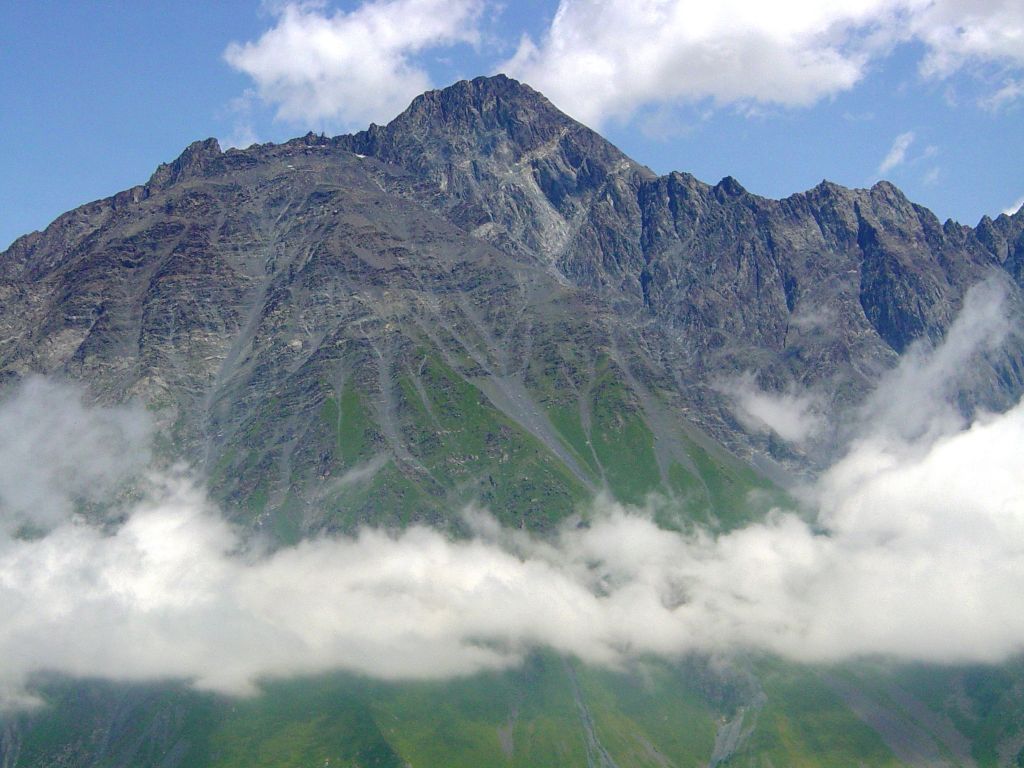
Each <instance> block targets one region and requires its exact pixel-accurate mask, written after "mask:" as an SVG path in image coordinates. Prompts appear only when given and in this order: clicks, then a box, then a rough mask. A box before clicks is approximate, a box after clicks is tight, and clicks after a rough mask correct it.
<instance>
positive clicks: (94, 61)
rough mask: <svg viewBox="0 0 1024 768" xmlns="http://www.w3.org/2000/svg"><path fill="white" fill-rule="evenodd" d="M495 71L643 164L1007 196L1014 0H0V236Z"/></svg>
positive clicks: (776, 189)
mask: <svg viewBox="0 0 1024 768" xmlns="http://www.w3.org/2000/svg"><path fill="white" fill-rule="evenodd" d="M499 70H501V71H506V72H508V73H509V74H511V75H513V76H516V77H518V78H519V79H521V80H523V81H525V82H528V83H530V84H531V85H533V86H534V87H536V88H538V90H541V91H542V92H544V93H545V94H547V95H548V96H549V97H550V98H551V99H552V101H554V102H555V104H556V105H558V106H559V107H561V108H562V109H564V110H565V111H567V112H568V113H569V114H571V115H573V116H574V117H577V118H578V119H580V120H582V121H583V122H585V123H587V124H588V125H591V126H592V127H594V128H596V129H597V130H599V131H601V132H602V133H603V134H604V135H605V136H607V137H608V138H609V139H610V140H612V141H613V142H614V143H616V144H617V145H618V146H619V147H621V148H622V149H623V150H624V151H625V152H627V154H629V155H631V156H632V157H633V158H635V159H636V160H638V161H640V162H642V163H645V164H647V165H649V166H650V167H651V168H653V169H654V170H656V171H658V172H662V173H664V172H668V171H670V170H682V171H689V172H691V173H694V174H695V175H697V176H698V177H700V178H702V179H704V180H706V181H709V182H715V181H717V180H718V179H720V178H721V177H723V176H725V175H732V176H735V177H736V178H737V179H739V181H740V182H741V183H742V184H743V185H744V186H746V187H747V189H749V190H750V191H752V192H756V193H758V194H763V195H767V196H771V197H782V196H785V195H787V194H790V193H793V192H797V191H801V190H804V189H807V188H808V187H811V186H813V185H815V184H817V183H818V182H819V181H821V179H823V178H827V179H830V180H832V181H836V182H838V183H841V184H845V185H847V186H868V185H870V184H872V183H874V182H875V181H876V180H878V179H879V178H887V179H889V180H891V181H893V182H894V183H896V184H897V185H899V186H900V187H901V188H902V189H903V190H904V191H905V192H906V193H907V194H908V196H909V197H910V198H911V199H913V200H915V201H917V202H921V203H923V204H925V205H927V206H929V207H930V208H932V209H933V210H934V211H935V212H936V214H937V215H938V216H939V217H940V218H941V219H945V218H947V217H952V218H955V219H957V220H959V221H961V222H963V223H968V224H972V225H973V224H975V223H976V222H977V220H978V218H979V217H980V216H981V215H982V214H983V213H988V214H990V215H993V216H994V215H996V214H998V213H1000V212H1002V211H1004V210H1007V209H1010V208H1011V207H1014V206H1016V205H1020V204H1021V202H1024V200H1022V198H1024V153H1022V152H1021V139H1022V138H1024V130H1022V128H1024V3H1022V2H1020V0H828V1H827V2H823V1H822V0H816V1H814V0H777V2H774V3H767V2H755V1H754V0H718V2H717V3H707V2H706V0H700V2H698V1H697V0H601V1H598V0H521V2H511V0H507V1H506V2H499V1H498V0H365V1H362V2H360V1H358V0H357V1H355V2H339V3H325V2H321V3H308V2H307V3H299V2H262V3H261V2H259V1H258V0H256V1H254V2H240V1H235V2H219V3H210V4H198V3H178V2H146V3H128V2H119V3H115V2H53V1H47V0H36V1H35V2H31V3H28V2H24V3H23V2H14V0H0V105H2V106H0V137H2V138H0V248H3V247H6V246H7V244H9V243H10V242H11V241H12V240H13V239H14V238H15V237H17V236H18V235H20V234H23V233H25V232H28V231H31V230H33V229H39V228H42V227H44V226H46V224H47V223H49V222H50V221H51V220H52V219H53V218H54V217H56V216H57V215H59V214H60V213H62V212H63V211H65V210H68V209H70V208H73V207H75V206H77V205H80V204H82V203H85V202H88V201H90V200H93V199H96V198H100V197H104V196H107V195H111V194H113V193H115V192H117V191H119V190H121V189H124V188H126V187H129V186H132V185H134V184H138V183H142V182H144V181H145V180H146V179H147V178H148V177H149V174H150V173H152V171H153V169H154V168H155V166H156V165H157V164H158V163H160V162H164V161H168V160H171V159H173V158H174V157H175V156H177V154H178V153H180V151H181V150H182V149H183V148H184V147H185V146H186V145H187V144H188V143H189V142H191V141H193V140H195V139H197V138H205V137H207V136H215V137H217V138H218V139H220V140H221V144H222V146H228V145H231V144H238V145H245V144H247V143H248V142H251V141H254V140H255V141H282V140H285V139H287V138H290V137H292V136H295V135H300V134H303V133H305V132H306V131H308V130H316V131H326V132H327V133H330V134H334V133H342V132H348V131H351V130H357V129H359V128H362V127H365V125H366V124H367V123H368V122H369V121H370V120H373V121H375V122H378V123H383V122H387V120H389V119H390V118H391V117H393V116H394V115H395V114H397V112H398V111H400V110H401V109H402V107H403V106H404V105H405V104H406V103H408V101H409V99H411V98H412V97H413V96H414V95H415V94H416V93H418V92H419V91H421V90H423V89H425V88H428V87H442V86H444V85H447V84H449V83H450V82H453V81H454V80H457V79H460V78H463V77H472V76H475V75H478V74H490V73H493V72H495V71H499Z"/></svg>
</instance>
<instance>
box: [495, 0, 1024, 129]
mask: <svg viewBox="0 0 1024 768" xmlns="http://www.w3.org/2000/svg"><path fill="white" fill-rule="evenodd" d="M1022 35H1024V10H1022V7H1021V5H1020V3H1017V2H1015V0H868V1H867V2H863V1H862V0H831V2H812V1H811V0H787V1H786V2H776V3H752V2H749V0H723V1H722V2H717V3H701V2H697V0H640V1H639V2H634V1H633V0H629V2H627V1H626V0H560V2H559V5H558V11H557V13H556V14H555V17H554V19H553V21H552V23H551V26H550V27H549V28H548V29H547V30H546V32H545V33H544V35H543V36H542V37H541V38H540V39H539V40H534V39H532V38H530V37H528V36H525V37H524V38H523V39H522V41H521V42H520V45H519V48H518V50H517V51H516V53H515V55H514V56H513V57H512V58H511V59H509V60H508V61H506V62H504V63H503V64H502V65H500V67H499V68H500V69H502V70H503V71H507V72H508V73H509V74H512V75H514V76H517V77H520V78H522V79H524V80H526V81H527V82H529V83H531V84H532V85H534V86H535V87H537V88H540V89H541V90H542V91H544V93H546V94H547V95H548V96H549V97H551V98H552V99H553V100H554V101H555V103H556V104H559V105H560V106H562V107H563V108H565V109H567V110H568V111H569V112H571V113H572V114H573V115H574V116H576V117H578V118H579V119H581V120H583V121H585V122H588V123H590V124H592V125H600V124H601V123H603V122H604V121H606V120H608V119H610V118H626V117H629V116H631V115H632V114H633V113H634V112H635V111H636V110H638V109H640V108H641V107H643V106H645V105H651V104H654V105H658V104H666V103H669V104H671V103H678V102H693V101H699V100H703V99H711V100H712V101H713V102H715V103H717V104H720V105H721V104H742V105H746V106H747V107H749V106H750V105H751V104H779V105H785V106H807V105H810V104H813V103H815V102H817V101H819V100H821V99H823V98H828V97H831V96H834V95H836V94H839V93H842V92H843V91H847V90H849V89H850V88H852V87H854V86H855V85H856V84H857V83H858V82H859V81H860V80H861V79H862V78H863V77H864V75H865V73H866V72H867V71H868V68H869V67H870V65H871V64H872V62H874V61H877V60H878V59H880V58H881V57H883V56H885V55H886V54H887V53H888V52H889V51H891V50H892V48H893V47H894V46H895V45H898V44H900V43H906V42H912V41H916V42H918V43H922V44H923V45H924V47H925V51H926V53H925V55H924V57H923V58H922V61H921V64H920V71H921V73H922V75H923V76H924V77H927V78H933V79H935V78H945V77H949V76H950V75H952V74H954V73H956V72H958V71H960V70H961V69H963V68H964V67H966V66H968V65H973V64H994V65H996V66H1000V67H1004V68H1007V69H1008V70H1010V71H1013V70H1015V69H1019V68H1021V67H1024V46H1022V45H1021V44H1020V41H1021V39H1022ZM1008 93H1009V92H1008Z"/></svg>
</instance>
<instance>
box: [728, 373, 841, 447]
mask: <svg viewBox="0 0 1024 768" xmlns="http://www.w3.org/2000/svg"><path fill="white" fill-rule="evenodd" d="M719 389H720V391H721V392H723V394H725V395H727V396H728V397H729V398H730V400H731V401H732V404H733V408H734V411H735V413H736V416H737V417H738V418H739V420H740V421H741V422H742V423H743V424H744V426H746V427H747V428H748V429H751V430H753V431H755V432H760V431H768V430H770V431H772V432H774V433H775V434H777V435H778V436H779V437H781V438H782V439H783V440H785V441H787V442H790V443H794V444H797V445H799V444H802V443H804V442H806V441H807V440H809V439H811V438H813V437H815V436H816V435H817V434H819V433H820V432H821V430H822V429H823V428H824V426H825V419H824V416H823V410H824V403H823V401H822V398H821V397H819V396H817V395H815V394H813V393H811V392H799V391H796V390H795V389H794V388H792V387H791V388H789V389H787V390H786V391H784V392H766V391H764V390H762V389H761V388H760V387H758V386H757V382H756V380H755V376H754V374H753V373H751V372H747V373H746V374H744V375H743V376H740V377H738V378H735V379H730V380H728V381H725V382H722V383H721V384H720V386H719Z"/></svg>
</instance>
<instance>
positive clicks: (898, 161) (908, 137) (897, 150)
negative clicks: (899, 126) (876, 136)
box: [878, 131, 914, 173]
mask: <svg viewBox="0 0 1024 768" xmlns="http://www.w3.org/2000/svg"><path fill="white" fill-rule="evenodd" d="M913 143H914V132H913V131H907V132H906V133H901V134H900V135H899V136H897V137H896V138H895V139H894V140H893V142H892V147H890V149H889V153H888V154H887V155H886V156H885V159H883V160H882V162H881V163H880V164H879V166H878V172H879V173H888V172H889V171H891V170H892V169H893V168H895V167H896V166H897V165H902V164H903V161H904V160H906V158H907V150H908V149H910V145H911V144H913Z"/></svg>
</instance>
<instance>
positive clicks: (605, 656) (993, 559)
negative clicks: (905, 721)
mask: <svg viewBox="0 0 1024 768" xmlns="http://www.w3.org/2000/svg"><path fill="white" fill-rule="evenodd" d="M981 290H983V291H984V290H990V289H981ZM994 295H995V294H988V295H985V294H981V295H980V296H975V297H974V298H973V299H971V301H969V302H968V303H967V306H966V309H965V312H964V316H963V317H962V318H961V320H960V321H959V322H958V323H957V325H956V327H955V328H954V329H953V330H952V331H951V332H950V334H949V337H948V338H947V340H946V341H945V342H944V343H943V344H942V345H940V346H939V347H937V348H936V349H935V350H933V351H931V352H927V351H925V350H922V351H920V352H919V353H918V354H917V355H914V356H908V357H907V358H906V359H905V360H904V362H903V363H902V365H901V366H900V369H899V370H897V371H895V372H894V373H893V374H892V376H891V377H889V378H888V379H887V380H886V381H885V382H883V384H882V388H883V389H882V391H881V392H880V393H879V395H878V400H879V401H880V400H881V399H882V398H884V397H885V396H886V395H887V393H891V392H892V391H895V390H898V389H900V388H901V387H906V386H916V385H917V384H922V385H924V386H925V390H924V393H923V394H924V396H925V401H924V402H925V410H926V411H927V412H928V413H929V414H931V415H933V416H936V415H937V414H942V413H944V411H945V410H947V409H948V408H949V406H948V405H946V404H944V403H943V402H942V395H943V393H947V394H948V393H949V391H950V389H949V387H951V386H953V384H952V383H949V382H937V381H936V380H935V379H936V377H940V378H941V377H944V376H946V374H949V373H950V372H951V371H953V370H954V369H955V368H956V365H957V362H958V361H963V360H965V359H968V358H969V356H970V355H972V354H978V353H982V352H984V350H985V348H986V346H988V345H991V343H992V342H991V341H990V340H991V339H992V338H994V337H998V336H999V335H1000V334H1003V333H1004V331H1005V328H1006V319H1005V313H1004V312H1003V311H1002V310H996V311H989V309H988V307H989V305H991V304H992V303H993V300H992V297H993V296H994ZM996 303H998V301H996ZM965 356H967V357H965ZM35 386H36V392H35V395H34V397H35V399H36V400H37V401H42V400H45V399H46V397H45V395H46V392H47V390H45V389H42V390H41V389H40V388H39V387H40V385H39V384H37V385H35ZM49 392H51V393H52V392H57V393H58V394H59V395H61V396H59V397H58V399H59V400H62V401H65V402H66V401H67V400H68V398H67V397H64V396H63V394H61V393H64V394H66V390H61V389H60V388H57V389H51V390H49ZM40 393H42V395H41V394H40ZM32 398H33V396H30V395H28V394H25V392H24V391H23V392H22V393H20V394H17V395H15V396H14V397H13V398H11V399H9V400H8V401H7V402H6V404H4V405H3V406H2V409H0V418H2V419H3V420H4V421H3V422H2V423H4V424H23V423H25V420H26V419H25V416H24V415H23V414H22V411H24V410H25V409H26V408H27V409H28V411H32V409H33V408H35V404H34V402H33V399H32ZM72 400H74V398H72ZM26 403H28V405H26ZM893 407H894V408H895V407H896V406H895V405H894V406H893ZM72 413H77V411H75V410H74V409H72ZM114 413H115V412H111V411H104V410H100V411H98V412H97V413H95V414H93V415H92V416H90V417H88V418H87V419H86V420H85V421H83V422H80V427H81V429H80V431H79V434H80V435H81V438H80V439H82V440H84V441H86V442H87V443H88V444H89V445H94V446H97V447H98V448H102V446H103V443H102V442H96V440H95V439H94V437H95V436H94V435H90V431H91V430H94V431H95V435H96V436H98V435H101V434H106V433H107V431H108V429H109V426H108V425H109V423H110V420H111V418H114ZM863 414H864V416H865V418H868V419H870V420H871V421H870V422H869V423H866V424H864V425H863V429H862V430H861V431H860V432H859V433H858V435H857V436H856V438H855V439H854V440H853V441H852V442H851V444H850V447H849V450H848V451H847V452H846V454H845V455H844V457H843V458H842V459H841V460H840V461H839V462H837V463H836V464H835V465H834V466H833V467H832V468H831V469H829V470H828V471H827V472H825V473H824V474H823V476H822V477H821V478H820V480H819V481H818V482H816V483H815V484H814V486H813V488H811V489H810V491H809V492H808V498H810V499H811V500H813V502H814V505H815V506H816V508H817V510H818V512H817V516H816V517H815V519H813V520H812V521H809V520H808V519H807V518H806V517H804V516H801V515H798V514H796V513H794V512H789V511H785V510H775V511H774V512H773V513H771V514H770V515H769V516H768V518H767V519H766V520H764V521H763V522H760V523H757V524H752V525H749V526H747V527H744V528H741V529H737V530H734V531H732V532H729V533H726V534H723V535H714V534H712V533H711V532H708V531H704V530H701V529H693V530H690V531H687V532H682V533H680V532H678V531H670V530H666V529H663V528H660V527H659V526H658V525H657V524H656V523H655V522H654V516H653V515H652V514H649V513H648V511H647V510H643V509H635V508H627V507H624V506H622V505H619V504H616V503H615V502H613V501H611V500H608V499H598V500H597V501H596V502H595V504H594V507H593V509H592V510H591V514H590V515H589V519H588V521H587V523H586V524H583V525H580V524H573V525H567V526H565V527H564V528H563V529H561V530H560V531H559V532H558V533H557V534H556V535H554V536H552V537H547V538H538V537H534V536H532V535H530V534H528V533H526V532H523V531H521V530H510V529H506V528H503V527H502V526H500V525H499V524H498V523H497V522H496V521H495V520H494V519H493V518H492V517H491V516H490V515H489V514H488V513H487V512H486V511H483V510H476V509H469V510H466V511H465V519H466V522H467V526H468V529H469V530H470V531H471V532H472V535H471V536H470V537H467V538H463V539H455V538H452V537H451V536H450V535H447V534H445V533H442V532H440V531H437V530H433V529H429V528H425V527H413V528H410V529H408V530H405V531H402V532H385V531H380V530H373V529H366V530H363V531H361V532H359V533H358V534H357V535H355V536H352V537H335V538H321V539H315V540H309V541H305V542H302V543H300V544H298V545H296V546H292V547H287V548H284V549H280V550H277V551H274V552H264V551H260V550H259V549H256V548H254V547H253V546H252V545H251V543H250V542H248V541H247V539H246V537H245V536H244V534H243V533H242V532H241V531H240V530H238V529H236V528H234V527H232V526H231V525H230V524H228V523H227V522H225V520H224V519H223V518H222V517H221V516H220V515H219V514H218V512H217V510H216V509H215V508H214V506H213V505H212V504H211V503H210V502H209V500H208V499H207V498H206V497H205V495H204V494H203V492H202V490H201V489H200V488H198V487H196V486H195V485H194V484H192V483H190V482H188V480H187V479H186V478H183V477H180V476H170V477H167V476H164V477H155V478H153V479H151V480H150V481H149V483H148V484H146V488H148V491H147V493H146V494H145V496H144V498H143V499H142V500H138V501H136V502H134V503H133V504H132V506H131V508H130V509H129V510H126V512H125V514H123V515H121V517H120V518H119V520H120V522H119V523H118V524H116V525H111V524H108V525H97V524H95V522H93V521H90V520H89V519H88V518H85V517H83V516H80V515H76V514H74V513H73V512H69V511H68V509H67V508H66V505H65V497H66V496H67V495H68V494H69V493H70V494H71V495H73V494H74V493H75V492H77V489H76V488H70V489H67V488H61V487H58V488H56V489H55V490H54V493H53V495H54V498H53V499H52V500H51V499H48V498H47V497H45V495H44V496H40V497H39V498H38V499H37V503H38V504H39V505H40V508H41V509H42V508H43V507H46V506H47V505H50V504H53V505H55V508H54V509H53V510H52V511H47V512H45V513H41V514H42V519H45V520H48V521H50V527H49V529H48V532H47V533H46V534H45V535H34V536H18V535H14V534H12V533H11V532H10V531H4V532H3V533H2V534H0V615H3V616H4V617H5V619H4V621H3V622H0V657H2V658H3V659H4V664H3V665H0V701H2V702H3V704H4V705H5V706H7V707H11V706H24V705H25V704H26V703H28V702H30V701H31V698H30V693H29V691H30V690H31V676H32V674H33V673H34V672H37V671H42V670H50V671H57V672H62V673H65V674H71V675H88V676H97V675H99V676H103V677H109V678H114V679H121V680H151V679H163V678H169V677H170V678H178V679H186V680H191V681H193V682H194V683H195V684H196V685H198V686H200V687H203V688H206V689H211V690H216V691H221V692H224V693H229V694H244V693H248V692H250V691H252V690H254V686H257V685H258V683H259V681H260V680H261V679H263V678H267V677H272V676H282V675H293V674H308V673H316V672H319V671H323V670H328V669H338V668H340V669H348V670H354V671H358V672H361V673H366V674H370V675H375V676H380V677H385V678H431V677H443V676H450V675H460V674H469V673H472V672H475V671H477V670H481V669H493V668H501V667H505V666H508V665H512V664H516V663H517V662H518V661H519V660H520V659H521V658H522V656H523V654H524V653H526V652H528V651H529V650H530V649H531V648H534V647H537V646H547V647H550V648H553V649H556V650H557V651H559V652H562V653H566V654H573V655H575V656H577V657H579V658H581V659H583V660H584V661H587V662H590V663H594V664H604V665H618V664H621V663H623V662H624V661H625V660H627V659H629V658H631V657H634V656H637V655H646V654H656V655H661V656H665V657H668V658H673V657H678V656H680V655H682V654H686V653H690V652H710V653H728V652H730V651H744V650H748V649H754V650H758V651H767V652H771V653H775V654H779V655H781V656H784V657H786V658H790V659H794V660H797V661H809V662H827V661H832V660H838V659H844V658H849V657H851V656H859V655H864V654H884V655H888V656H893V657H897V658H903V659H914V660H920V661H929V662H952V661H998V660H1000V659H1004V658H1006V657H1007V656H1008V655H1011V654H1014V653H1018V652H1020V651H1021V650H1022V649H1024V613H1022V612H1021V611H1020V610H1019V596H1020V594H1022V591H1024V548H1022V547H1021V546H1020V542H1021V541H1024V473H1022V472H1021V471H1020V452H1019V447H1020V445H1022V444H1024V405H1018V406H1016V407H1015V408H1012V409H1011V410H1009V411H1007V412H1006V413H1003V414H988V415H982V416H981V417H979V418H978V419H976V420H975V421H974V422H973V423H971V424H969V425H968V424H964V423H963V422H958V421H956V420H952V419H945V418H938V419H937V424H936V425H935V426H932V427H930V428H917V427H913V425H910V426H908V425H906V424H900V423H899V422H894V418H895V416H894V415H893V412H892V410H891V409H888V408H887V407H885V406H883V405H882V404H881V403H880V402H876V403H869V404H867V405H866V406H865V409H864V412H863ZM132 418H134V417H132ZM115 420H116V418H115ZM894 423H895V424H896V426H894ZM58 431H61V427H60V425H58ZM90 441H91V442H90ZM72 442H73V441H64V445H65V446H66V447H67V448H68V450H70V451H77V450H78V448H76V447H75V446H73V445H71V443H72ZM43 445H44V446H47V450H50V453H49V454H48V458H49V459H50V460H51V461H54V462H58V463H63V464H67V463H68V462H69V461H72V459H71V455H70V454H69V456H68V457H64V456H60V455H59V450H60V445H61V443H60V442H59V441H56V442H54V443H52V444H50V443H46V442H45V441H44V442H43ZM54 451H57V452H56V453H54ZM97 477H98V478H99V480H100V483H101V485H102V484H103V483H107V482H109V478H108V477H107V474H106V473H105V472H102V471H101V472H99V473H98V474H97ZM0 482H2V483H4V487H3V489H0V490H3V491H4V492H5V493H6V492H7V491H8V487H7V486H8V485H9V484H10V483H13V482H15V479H13V478H11V477H10V476H0ZM4 498H7V497H6V496H5V497H4Z"/></svg>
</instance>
